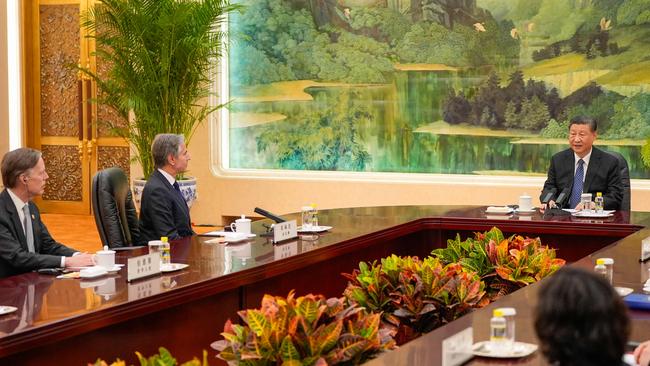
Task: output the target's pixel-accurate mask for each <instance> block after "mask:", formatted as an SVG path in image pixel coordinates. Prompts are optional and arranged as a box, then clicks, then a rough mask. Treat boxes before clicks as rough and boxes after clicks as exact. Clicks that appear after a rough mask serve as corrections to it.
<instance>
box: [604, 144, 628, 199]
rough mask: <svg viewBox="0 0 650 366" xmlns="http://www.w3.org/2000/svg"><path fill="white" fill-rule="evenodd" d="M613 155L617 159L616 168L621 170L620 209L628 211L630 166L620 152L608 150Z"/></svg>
mask: <svg viewBox="0 0 650 366" xmlns="http://www.w3.org/2000/svg"><path fill="white" fill-rule="evenodd" d="M608 153H610V154H611V155H613V156H614V157H615V158H616V160H618V168H619V169H620V172H621V183H622V185H623V199H622V200H621V207H620V210H621V211H630V208H631V200H632V194H631V192H630V191H631V189H630V168H629V166H628V165H627V160H625V158H624V157H623V155H621V153H619V152H616V151H608Z"/></svg>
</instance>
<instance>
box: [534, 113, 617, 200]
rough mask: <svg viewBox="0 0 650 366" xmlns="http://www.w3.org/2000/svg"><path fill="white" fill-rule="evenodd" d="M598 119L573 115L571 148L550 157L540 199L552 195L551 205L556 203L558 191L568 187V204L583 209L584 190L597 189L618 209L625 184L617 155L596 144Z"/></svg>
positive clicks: (570, 131)
mask: <svg viewBox="0 0 650 366" xmlns="http://www.w3.org/2000/svg"><path fill="white" fill-rule="evenodd" d="M597 129H598V125H597V123H596V120H594V119H593V118H589V117H584V116H579V117H574V118H573V119H572V120H571V122H570V123H569V145H570V148H569V149H566V150H564V151H561V152H559V153H557V154H555V155H553V157H552V158H551V166H550V167H549V169H548V178H547V179H546V182H545V183H544V188H543V189H542V194H541V195H540V200H541V201H544V198H546V197H548V196H549V195H550V198H551V200H550V201H549V202H548V207H555V206H556V203H555V201H556V200H557V197H558V195H559V194H560V193H561V192H562V191H565V193H567V195H568V200H567V204H565V205H564V206H565V207H569V208H575V209H578V210H580V209H583V208H593V201H592V202H591V203H590V207H582V204H581V203H580V195H581V193H591V194H592V197H595V196H596V193H597V192H601V193H602V194H603V198H604V203H605V209H606V210H618V209H620V206H621V200H622V199H623V185H622V182H621V174H620V169H619V168H618V161H617V159H616V157H614V156H613V155H611V154H608V153H606V152H605V151H602V150H600V149H598V148H596V147H593V143H594V141H595V140H596V137H597V132H596V131H597Z"/></svg>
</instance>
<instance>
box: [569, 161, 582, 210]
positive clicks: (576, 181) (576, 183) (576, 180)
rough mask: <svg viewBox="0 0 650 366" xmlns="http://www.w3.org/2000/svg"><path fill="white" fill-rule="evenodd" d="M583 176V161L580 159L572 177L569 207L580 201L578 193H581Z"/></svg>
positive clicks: (574, 206) (573, 206)
mask: <svg viewBox="0 0 650 366" xmlns="http://www.w3.org/2000/svg"><path fill="white" fill-rule="evenodd" d="M584 176H585V161H584V160H582V159H580V160H578V168H577V169H576V175H575V176H574V177H573V189H571V200H570V201H569V204H570V205H571V207H570V208H576V206H577V205H578V203H580V195H582V185H583V184H584Z"/></svg>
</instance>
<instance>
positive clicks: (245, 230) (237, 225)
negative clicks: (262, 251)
mask: <svg viewBox="0 0 650 366" xmlns="http://www.w3.org/2000/svg"><path fill="white" fill-rule="evenodd" d="M230 230H232V231H233V232H237V233H242V234H250V233H251V219H247V218H246V215H241V218H239V219H237V220H235V222H233V223H231V224H230Z"/></svg>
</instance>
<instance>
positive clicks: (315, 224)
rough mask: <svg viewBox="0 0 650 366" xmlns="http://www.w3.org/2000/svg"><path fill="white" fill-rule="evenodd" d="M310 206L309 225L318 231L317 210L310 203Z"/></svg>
mask: <svg viewBox="0 0 650 366" xmlns="http://www.w3.org/2000/svg"><path fill="white" fill-rule="evenodd" d="M310 206H311V224H312V226H313V227H314V228H315V229H318V210H317V209H316V204H315V203H312V204H311V205H310Z"/></svg>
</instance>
